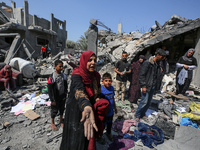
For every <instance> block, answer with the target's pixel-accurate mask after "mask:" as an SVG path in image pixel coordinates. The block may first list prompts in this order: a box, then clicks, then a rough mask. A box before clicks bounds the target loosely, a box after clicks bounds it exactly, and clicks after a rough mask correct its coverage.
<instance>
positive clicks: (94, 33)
mask: <svg viewBox="0 0 200 150" xmlns="http://www.w3.org/2000/svg"><path fill="white" fill-rule="evenodd" d="M90 23H91V25H90V27H89V29H88V35H87V36H88V45H87V50H90V51H93V52H94V53H95V54H96V55H97V41H98V28H97V26H96V25H97V20H95V19H91V20H90Z"/></svg>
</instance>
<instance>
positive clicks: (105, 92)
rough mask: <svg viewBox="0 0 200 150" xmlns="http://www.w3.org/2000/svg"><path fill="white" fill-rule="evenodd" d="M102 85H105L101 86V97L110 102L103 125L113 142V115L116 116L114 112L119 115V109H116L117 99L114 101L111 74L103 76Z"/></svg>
mask: <svg viewBox="0 0 200 150" xmlns="http://www.w3.org/2000/svg"><path fill="white" fill-rule="evenodd" d="M102 83H103V85H102V86H101V97H102V98H105V99H107V100H108V101H109V111H108V113H107V115H106V116H105V118H104V120H103V124H104V128H105V127H106V126H107V128H106V135H107V137H108V139H109V140H110V141H113V137H112V134H111V128H112V121H113V115H114V112H115V113H117V109H116V105H115V99H114V95H115V92H114V88H113V86H112V85H111V84H112V77H111V74H109V73H107V72H106V73H105V74H103V79H102Z"/></svg>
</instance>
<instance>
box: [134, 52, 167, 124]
mask: <svg viewBox="0 0 200 150" xmlns="http://www.w3.org/2000/svg"><path fill="white" fill-rule="evenodd" d="M164 57H166V53H165V51H164V50H163V49H159V50H158V51H157V53H156V54H155V56H151V57H150V58H149V59H147V60H146V61H145V62H144V63H143V64H142V67H141V69H140V73H139V83H140V87H141V88H142V90H141V96H142V98H141V100H140V103H139V105H138V108H137V111H136V113H135V119H136V121H137V122H139V121H140V119H141V118H142V119H144V120H145V121H146V120H147V117H146V116H145V113H146V111H147V109H148V108H149V106H150V104H151V99H152V96H153V94H154V92H155V89H156V85H157V79H158V77H159V75H160V73H161V69H160V66H159V62H160V61H161V60H162V59H164Z"/></svg>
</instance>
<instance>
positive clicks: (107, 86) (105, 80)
mask: <svg viewBox="0 0 200 150" xmlns="http://www.w3.org/2000/svg"><path fill="white" fill-rule="evenodd" d="M102 83H103V85H104V87H105V88H107V89H108V88H110V86H111V84H112V79H110V78H105V79H104V80H102Z"/></svg>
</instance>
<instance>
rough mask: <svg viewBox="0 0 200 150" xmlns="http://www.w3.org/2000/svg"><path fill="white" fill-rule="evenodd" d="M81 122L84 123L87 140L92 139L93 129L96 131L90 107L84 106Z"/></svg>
mask: <svg viewBox="0 0 200 150" xmlns="http://www.w3.org/2000/svg"><path fill="white" fill-rule="evenodd" d="M81 122H83V123H84V133H85V137H87V139H88V140H90V138H92V137H93V135H94V133H93V128H94V129H95V130H96V131H98V129H97V126H96V124H95V118H94V112H93V110H92V107H90V106H86V107H85V108H84V110H83V112H82V118H81Z"/></svg>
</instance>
